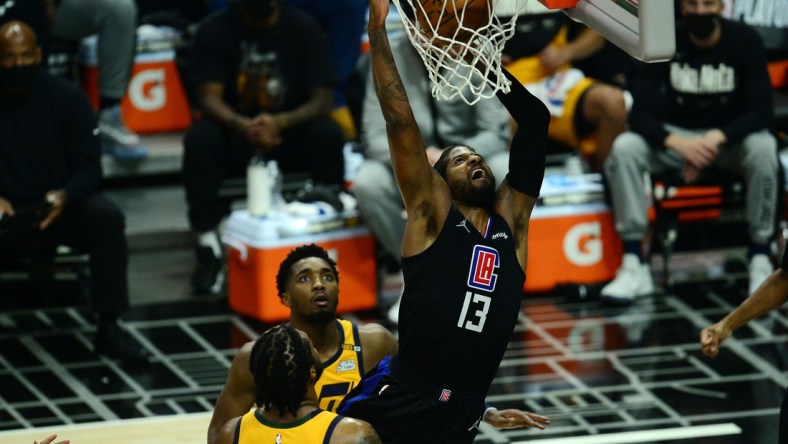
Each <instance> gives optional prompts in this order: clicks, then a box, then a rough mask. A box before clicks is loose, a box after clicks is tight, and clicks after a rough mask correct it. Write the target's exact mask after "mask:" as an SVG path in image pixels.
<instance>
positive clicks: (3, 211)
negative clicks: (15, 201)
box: [0, 197, 15, 216]
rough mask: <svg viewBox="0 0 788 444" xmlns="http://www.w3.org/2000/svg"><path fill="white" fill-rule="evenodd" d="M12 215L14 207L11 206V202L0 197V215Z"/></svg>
mask: <svg viewBox="0 0 788 444" xmlns="http://www.w3.org/2000/svg"><path fill="white" fill-rule="evenodd" d="M14 214H15V213H14V206H13V205H11V202H9V201H7V200H6V199H3V198H2V197H0V215H8V216H13V215H14Z"/></svg>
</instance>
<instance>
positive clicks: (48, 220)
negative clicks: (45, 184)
mask: <svg viewBox="0 0 788 444" xmlns="http://www.w3.org/2000/svg"><path fill="white" fill-rule="evenodd" d="M44 199H46V201H47V202H49V212H48V213H47V215H46V217H45V218H44V220H43V221H41V223H40V224H39V225H38V228H39V229H40V230H41V231H43V230H46V229H47V228H49V226H50V225H52V224H53V223H54V222H55V221H56V220H57V218H58V217H60V214H61V213H63V208H64V207H65V206H66V200H67V197H66V192H65V191H64V190H53V191H50V192H48V193H46V195H45V196H44Z"/></svg>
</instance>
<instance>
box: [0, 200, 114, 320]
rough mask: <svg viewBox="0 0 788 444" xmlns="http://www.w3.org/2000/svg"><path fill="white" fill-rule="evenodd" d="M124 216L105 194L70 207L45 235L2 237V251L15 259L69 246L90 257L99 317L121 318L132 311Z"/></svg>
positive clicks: (30, 232) (31, 233)
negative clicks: (123, 313)
mask: <svg viewBox="0 0 788 444" xmlns="http://www.w3.org/2000/svg"><path fill="white" fill-rule="evenodd" d="M125 230H126V221H125V218H124V216H123V213H122V212H121V211H120V209H118V207H117V206H115V204H113V203H112V202H111V201H110V200H109V199H107V198H106V197H105V196H104V195H103V194H99V193H97V194H93V195H92V196H89V197H87V198H85V199H83V200H80V201H77V202H71V203H69V204H68V205H66V207H65V209H64V211H63V213H62V214H61V215H60V217H59V218H58V219H57V220H56V221H55V223H54V224H53V225H51V226H50V227H49V228H47V229H46V230H44V231H39V230H38V229H30V230H27V231H25V232H24V233H18V234H17V235H15V236H14V237H12V238H9V237H0V251H4V252H5V251H8V252H9V254H10V255H11V256H12V257H13V256H17V257H18V256H25V255H29V254H31V253H36V252H40V251H47V248H51V247H54V246H57V245H67V246H69V247H71V248H76V249H79V250H82V251H85V252H86V253H88V255H89V256H90V275H91V279H90V280H91V296H92V304H93V309H94V310H95V312H96V313H97V314H99V315H113V316H117V315H120V314H121V313H122V312H123V311H125V310H126V309H127V308H128V307H129V286H128V260H129V258H128V247H127V245H126V234H125Z"/></svg>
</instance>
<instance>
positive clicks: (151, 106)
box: [129, 68, 167, 111]
mask: <svg viewBox="0 0 788 444" xmlns="http://www.w3.org/2000/svg"><path fill="white" fill-rule="evenodd" d="M164 78H165V74H164V68H155V69H146V70H144V71H140V72H139V73H137V75H135V76H134V77H133V78H132V79H131V82H129V100H130V101H131V104H132V106H134V108H137V109H138V110H140V111H157V110H160V109H162V108H164V105H166V104H167V89H166V88H165V86H164Z"/></svg>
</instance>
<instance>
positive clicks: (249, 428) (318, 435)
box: [233, 409, 342, 444]
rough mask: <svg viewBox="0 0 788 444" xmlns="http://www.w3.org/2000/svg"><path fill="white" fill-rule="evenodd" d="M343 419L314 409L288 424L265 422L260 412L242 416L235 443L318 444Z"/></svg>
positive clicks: (328, 438) (237, 427)
mask: <svg viewBox="0 0 788 444" xmlns="http://www.w3.org/2000/svg"><path fill="white" fill-rule="evenodd" d="M341 419H342V417H341V416H339V415H337V414H336V413H332V412H326V411H323V410H320V409H315V410H314V411H312V412H311V413H309V414H308V415H306V416H304V417H303V418H301V419H299V420H297V421H293V422H287V423H279V422H273V421H269V420H267V419H265V418H264V417H263V415H262V414H261V413H260V409H255V410H252V411H250V412H249V413H247V414H245V415H243V416H242V417H241V420H240V421H238V425H237V426H236V427H235V436H234V437H233V443H234V444H312V443H314V444H321V443H328V442H329V440H331V434H332V433H334V427H336V425H337V423H338V422H339V421H340V420H341Z"/></svg>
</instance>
